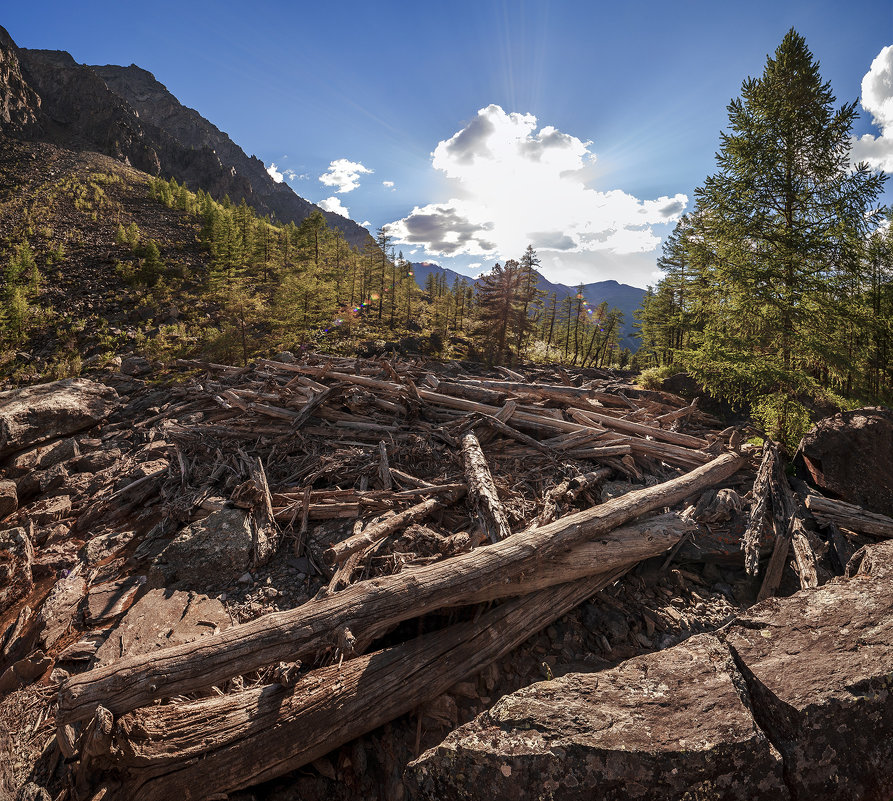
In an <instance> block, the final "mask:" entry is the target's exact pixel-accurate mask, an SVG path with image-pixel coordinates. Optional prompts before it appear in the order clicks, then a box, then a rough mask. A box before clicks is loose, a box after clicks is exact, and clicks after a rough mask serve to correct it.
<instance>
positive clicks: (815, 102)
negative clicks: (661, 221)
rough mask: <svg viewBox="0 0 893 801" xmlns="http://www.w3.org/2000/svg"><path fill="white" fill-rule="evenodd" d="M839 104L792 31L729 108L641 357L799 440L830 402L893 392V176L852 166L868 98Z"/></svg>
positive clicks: (656, 299) (677, 240)
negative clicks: (887, 195)
mask: <svg viewBox="0 0 893 801" xmlns="http://www.w3.org/2000/svg"><path fill="white" fill-rule="evenodd" d="M834 103H835V97H834V95H833V93H832V90H831V87H830V85H829V84H828V83H826V82H823V80H822V78H821V75H820V73H819V65H818V63H817V62H816V61H815V59H814V58H813V56H812V54H811V53H810V51H809V49H808V47H807V46H806V42H805V40H804V39H803V37H801V36H800V35H799V34H797V33H796V32H795V31H793V30H792V31H790V32H789V33H788V34H787V36H786V37H785V38H784V40H783V42H782V43H781V45H780V46H779V48H778V50H777V51H776V53H775V56H774V57H773V58H769V59H768V61H767V65H766V68H765V71H764V73H763V75H762V76H761V77H760V78H759V79H753V78H750V79H748V80H746V81H745V82H744V85H743V86H742V91H741V97H740V98H738V99H736V100H733V101H732V103H731V104H730V105H729V107H728V111H729V124H728V130H727V132H725V133H723V134H722V136H721V140H720V147H719V152H718V153H717V155H716V163H717V171H716V173H714V174H713V175H711V176H709V177H708V178H707V179H706V180H705V181H704V183H703V184H702V185H701V186H700V187H699V188H698V189H697V190H696V205H695V208H694V209H693V210H692V211H691V212H690V213H689V214H687V215H685V216H684V217H683V218H682V219H681V220H680V221H679V223H678V225H677V226H676V228H675V230H674V231H673V233H672V235H671V236H670V237H668V239H667V240H666V241H665V243H664V246H663V254H662V256H661V258H660V260H659V261H658V266H659V267H660V269H661V270H662V271H663V273H664V277H663V279H662V280H661V281H660V282H659V283H658V284H657V286H655V287H652V288H649V290H648V293H647V295H646V297H645V301H644V303H643V308H642V309H641V311H640V318H639V330H640V336H641V342H642V345H641V349H640V351H639V354H638V356H639V361H640V363H642V364H643V365H648V366H651V367H653V368H656V369H655V371H654V373H655V374H656V375H658V376H659V375H662V374H670V373H673V372H679V371H680V370H684V371H686V372H687V373H689V375H691V376H692V377H694V378H695V379H696V380H697V381H698V382H700V383H701V384H702V385H703V386H704V387H706V388H707V389H708V390H710V391H711V393H713V394H715V395H717V396H720V397H723V398H726V399H729V400H731V401H733V402H736V403H738V404H743V405H746V406H748V407H749V408H751V410H752V412H753V414H754V417H755V418H756V419H757V420H758V421H759V422H761V423H762V424H763V425H764V426H765V427H766V428H767V429H769V430H774V432H775V434H776V436H778V437H780V438H781V439H782V440H785V441H795V440H797V439H799V435H800V434H801V433H802V431H803V430H804V428H805V427H808V423H809V417H810V415H811V413H812V412H814V411H815V410H816V409H818V408H821V407H822V406H823V405H824V406H825V408H827V407H828V406H829V405H830V406H838V407H840V406H843V407H847V406H852V405H855V406H858V405H860V404H862V403H866V402H868V403H871V402H874V403H877V402H886V403H889V401H890V399H891V378H893V362H891V359H890V356H891V344H893V230H891V226H890V217H889V211H888V210H885V209H883V208H882V207H880V206H879V205H878V199H879V197H880V196H881V193H882V191H883V184H884V180H885V178H886V176H885V175H884V174H883V173H878V172H872V171H871V170H870V169H869V167H868V166H867V165H866V164H857V165H855V167H851V165H850V149H851V133H852V126H853V122H854V120H855V118H856V115H857V112H856V103H855V102H852V103H848V104H844V105H842V106H840V107H839V108H835V107H834Z"/></svg>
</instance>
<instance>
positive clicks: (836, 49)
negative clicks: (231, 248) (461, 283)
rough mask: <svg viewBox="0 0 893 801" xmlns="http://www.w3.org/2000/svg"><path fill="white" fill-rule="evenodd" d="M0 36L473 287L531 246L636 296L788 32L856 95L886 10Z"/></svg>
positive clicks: (66, 19) (736, 10) (151, 25)
mask: <svg viewBox="0 0 893 801" xmlns="http://www.w3.org/2000/svg"><path fill="white" fill-rule="evenodd" d="M0 24H2V25H3V26H4V27H6V28H7V30H8V31H9V32H10V34H11V35H12V37H13V39H14V40H15V41H16V42H17V43H18V44H19V45H20V46H22V47H34V48H50V49H60V50H68V51H69V52H70V53H71V54H72V55H73V56H74V58H75V59H76V60H77V61H79V62H83V63H89V64H106V63H115V64H130V63H136V64H138V65H139V66H141V67H144V68H145V69H147V70H149V71H150V72H152V73H154V74H155V76H156V78H158V80H159V81H161V82H162V83H163V84H165V85H166V86H167V87H168V89H170V91H171V92H173V94H175V95H176V96H177V97H178V98H179V99H180V100H181V101H182V102H183V103H184V104H186V105H188V106H191V107H193V108H195V109H197V110H198V111H199V112H200V113H201V114H202V115H204V116H205V117H207V118H208V119H209V120H211V121H212V122H213V123H215V124H216V125H217V126H218V127H219V128H221V129H222V130H224V131H226V132H227V133H228V134H229V135H230V136H231V137H232V138H233V139H234V140H235V141H236V143H238V144H239V145H240V146H241V147H242V148H243V149H244V150H246V151H247V152H248V153H249V154H254V155H257V156H258V157H259V158H260V159H262V160H263V161H264V162H265V164H267V165H268V166H269V165H272V164H275V165H276V169H277V170H278V172H279V174H281V175H282V177H283V180H286V181H287V182H288V183H289V185H291V186H292V187H293V188H294V189H295V191H296V192H298V194H300V195H302V196H304V197H306V198H308V199H309V200H312V201H314V202H323V203H324V204H326V205H327V206H328V207H329V208H333V209H336V210H337V209H342V210H343V209H346V210H348V213H349V214H350V216H351V217H352V218H353V219H355V220H356V221H358V222H368V223H369V226H370V228H371V229H372V230H375V229H377V228H378V227H379V226H381V225H383V224H391V226H392V231H393V232H394V233H395V235H397V236H398V237H400V238H402V239H403V240H404V241H403V243H402V244H398V247H399V248H401V249H402V250H403V251H404V255H406V256H407V257H409V258H411V259H413V260H426V259H427V260H433V261H438V262H439V263H442V264H444V265H447V266H450V267H453V268H454V269H460V270H464V271H468V272H471V273H474V272H476V271H478V270H480V269H484V268H487V267H489V266H491V265H492V263H493V262H494V261H495V260H497V259H499V260H502V259H504V258H507V257H517V256H519V255H520V254H521V252H522V251H523V249H524V247H525V246H526V244H527V242H528V241H530V240H535V241H533V244H534V246H535V247H537V249H538V251H539V253H540V256H541V258H542V260H543V271H544V272H545V273H546V275H547V277H549V278H551V279H552V280H562V281H565V282H568V283H574V282H577V281H585V282H589V281H597V280H604V279H608V278H614V279H616V280H619V281H621V282H625V283H631V284H634V285H638V286H644V285H645V284H646V283H649V282H653V281H654V280H655V278H656V276H655V274H654V263H655V260H656V258H657V256H658V254H659V242H660V239H661V238H662V237H663V236H665V235H666V233H667V232H668V231H669V230H670V228H671V227H672V224H673V221H674V220H675V219H676V217H677V216H678V214H679V213H681V211H682V210H683V209H684V208H690V206H691V204H692V202H693V198H694V189H695V187H696V186H698V185H699V184H700V183H701V182H702V181H703V179H704V178H705V177H706V176H707V175H708V174H710V173H711V172H712V171H713V169H714V161H713V155H714V152H715V150H716V148H717V144H718V138H719V137H718V135H719V131H720V130H721V129H722V128H723V126H724V125H725V123H726V119H727V117H726V105H727V103H728V102H729V100H730V99H732V98H733V97H735V96H737V95H738V93H739V90H740V87H741V83H742V81H743V80H744V79H745V78H746V77H747V76H749V75H754V76H756V75H759V74H760V73H761V72H762V69H763V66H764V64H765V59H766V56H767V54H769V53H771V52H772V51H774V49H775V48H776V47H777V45H778V44H779V42H780V41H781V39H782V37H783V36H784V34H785V32H786V31H787V30H788V29H789V28H790V27H792V26H793V27H795V28H796V29H797V30H798V31H799V32H800V33H801V34H803V35H804V36H805V37H806V40H807V43H808V45H809V47H810V48H811V50H812V52H813V54H814V55H815V56H816V57H817V58H818V60H819V61H820V63H821V66H822V74H823V76H824V78H825V79H826V80H829V81H830V82H831V84H832V87H833V89H834V91H835V93H836V95H837V97H838V102H843V101H849V100H853V99H856V98H857V97H859V96H860V92H861V85H862V79H863V77H864V76H865V75H866V73H868V71H869V68H870V67H871V65H872V61H873V60H874V59H875V58H876V57H878V55H879V54H880V53H881V51H882V49H883V48H885V47H886V46H888V45H891V44H893V2H891V0H882V1H881V2H855V3H848V4H844V3H842V2H839V1H838V2H814V1H813V2H784V0H774V2H763V0H756V1H754V2H750V3H747V4H741V3H727V2H716V0H714V2H685V1H684V0H680V2H676V3H666V2H663V3H657V2H627V3H619V2H616V0H614V2H610V3H607V2H605V3H602V2H560V1H555V2H544V1H543V0H539V1H537V2H524V1H523V0H522V1H520V2H507V1H506V2H488V0H476V1H475V2H455V0H452V1H451V2H448V3H415V2H413V3H410V2H378V3H370V2H368V1H367V2H363V3H359V2H352V1H351V0H342V2H338V3H321V2H291V3H286V2H269V1H266V2H265V1H264V0H256V1H255V2H253V3H245V2H241V3H231V2H213V3H212V2H178V3H173V2H153V3H152V4H151V11H150V10H148V8H147V7H146V6H145V5H143V4H136V3H126V2H125V3H122V2H91V1H90V0H82V1H81V2H77V3H72V2H70V0H68V1H67V2H40V1H39V0H32V2H29V3H24V2H18V3H8V4H5V8H4V9H3V13H2V15H0ZM885 53H886V54H887V55H888V56H889V58H886V57H885V60H884V63H883V64H881V65H880V67H878V68H877V69H876V72H877V70H881V71H880V72H877V74H876V75H875V78H876V80H875V83H874V84H873V86H874V90H873V91H874V93H875V95H877V96H876V97H874V115H875V117H876V118H877V119H878V121H879V122H880V123H881V125H880V126H875V125H873V124H872V118H871V115H869V114H866V113H863V116H862V118H861V119H860V120H859V123H858V126H857V129H856V131H855V133H856V134H857V135H860V136H861V135H864V134H870V135H872V136H873V137H878V136H880V135H881V134H882V133H883V130H884V128H883V123H884V120H886V122H887V128H886V130H887V132H888V136H887V137H886V138H885V139H883V140H882V141H881V140H879V142H877V143H874V142H872V143H870V144H871V145H872V147H874V150H872V151H871V152H872V153H873V154H875V153H879V154H880V155H878V156H877V158H878V159H882V158H883V157H884V156H883V153H891V154H893V150H891V149H890V148H888V147H887V145H888V144H889V143H890V142H891V141H893V107H891V103H893V101H891V100H890V98H889V97H885V95H884V92H885V91H887V90H888V89H890V86H889V77H890V75H889V74H888V73H886V72H883V70H882V68H884V67H885V65H886V64H887V62H889V63H890V64H891V65H893V49H891V50H889V51H885ZM891 69H893V67H891ZM890 94H893V91H891V92H890ZM885 104H886V105H885ZM884 115H887V116H884ZM882 151H883V152H882ZM889 158H890V163H893V155H890V156H889ZM333 162H334V163H335V166H334V167H333V168H331V169H330V165H332V164H333ZM878 163H883V162H881V161H879V162H878ZM352 165H356V166H352ZM887 169H890V166H889V164H888V166H887ZM363 170H368V171H369V172H364V171H363ZM352 173H353V175H352ZM324 175H328V176H329V177H328V178H327V179H325V180H326V181H327V183H324V182H321V181H320V177H321V176H324ZM385 182H389V183H391V184H392V185H390V186H389V185H386V184H385ZM353 185H355V186H353ZM890 199H891V193H890V192H889V191H888V193H887V202H890ZM476 265H481V266H480V267H478V266H476Z"/></svg>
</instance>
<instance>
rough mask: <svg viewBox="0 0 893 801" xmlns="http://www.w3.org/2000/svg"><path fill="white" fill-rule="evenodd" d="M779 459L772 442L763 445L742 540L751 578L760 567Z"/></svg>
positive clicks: (746, 568) (768, 441)
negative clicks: (772, 477)
mask: <svg viewBox="0 0 893 801" xmlns="http://www.w3.org/2000/svg"><path fill="white" fill-rule="evenodd" d="M777 459H778V448H777V447H776V446H775V444H774V443H773V442H771V441H770V440H766V441H765V442H764V443H763V459H762V461H761V462H760V469H759V470H758V471H757V476H756V478H755V479H754V482H753V493H752V498H753V500H752V501H751V506H750V519H749V520H748V522H747V528H746V529H745V531H744V537H743V538H742V540H741V548H742V550H743V551H744V569H745V570H746V571H747V573H748V574H749V575H751V576H756V575H757V573H758V572H759V567H760V540H761V538H762V535H763V529H764V528H765V526H766V515H767V514H768V513H769V510H770V503H771V500H772V496H771V493H770V492H769V481H770V478H771V476H772V472H773V470H774V469H775V463H776V461H777Z"/></svg>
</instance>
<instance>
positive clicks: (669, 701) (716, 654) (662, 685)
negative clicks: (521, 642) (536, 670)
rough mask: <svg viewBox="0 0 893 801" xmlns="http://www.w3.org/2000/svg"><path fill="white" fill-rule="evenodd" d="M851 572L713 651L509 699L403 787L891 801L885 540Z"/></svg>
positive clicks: (892, 611) (891, 621) (891, 605)
mask: <svg viewBox="0 0 893 801" xmlns="http://www.w3.org/2000/svg"><path fill="white" fill-rule="evenodd" d="M851 573H853V574H854V575H853V576H852V578H848V579H836V580H834V581H832V582H831V583H830V584H826V585H825V586H823V587H820V588H817V589H812V590H804V591H801V592H799V593H797V594H796V595H794V596H792V597H790V598H785V599H775V598H773V599H769V600H767V601H764V602H763V603H761V604H758V605H757V606H755V607H753V608H752V609H751V610H750V611H749V612H748V613H746V614H745V615H742V616H741V618H739V620H738V621H737V622H736V624H735V625H733V626H731V627H730V628H729V629H728V631H727V632H725V633H724V634H722V635H720V636H719V637H716V636H713V635H701V636H699V637H693V638H691V639H689V640H687V641H686V642H684V643H682V644H680V645H677V646H675V647H673V648H669V649H667V650H665V651H661V652H657V653H653V654H648V655H645V656H641V657H636V658H635V659H631V660H629V661H628V662H625V663H624V664H622V665H620V666H618V667H616V668H613V669H611V670H606V671H603V672H601V673H597V674H587V675H572V674H571V675H568V676H565V677H563V678H561V679H559V680H557V681H551V682H543V683H540V684H536V685H533V686H532V687H529V688H527V689H525V690H521V691H519V692H517V693H514V694H512V695H509V696H506V697H505V698H503V699H502V700H501V701H500V702H499V703H497V704H496V705H495V706H494V707H493V709H492V710H490V711H489V712H486V713H484V714H483V715H480V716H479V717H478V718H476V719H475V720H474V721H472V722H471V723H469V724H467V725H466V726H463V727H461V728H460V729H457V730H456V731H455V732H453V733H452V734H451V735H449V736H448V737H447V738H446V740H444V742H443V743H442V744H441V745H439V746H437V747H436V748H434V749H431V750H430V751H427V752H426V753H424V754H423V755H422V756H421V757H420V758H419V759H418V760H416V761H415V762H413V763H411V764H410V766H409V768H408V769H407V779H408V782H409V784H410V787H411V788H412V789H413V790H414V792H415V794H416V795H417V797H420V798H425V799H440V798H463V799H487V801H500V799H507V800H508V799H512V801H524V800H525V799H547V798H548V799H551V800H552V801H562V799H567V800H570V799H574V800H575V801H576V800H577V799H579V800H580V801H582V799H589V798H592V797H594V796H595V795H596V794H597V795H598V797H599V798H604V799H637V801H645V799H655V800H656V799H679V801H682V799H695V798H697V799H704V800H705V801H706V800H707V799H715V801H720V799H734V798H753V799H758V798H767V799H768V798H778V799H785V798H797V799H804V798H816V799H818V798H821V799H824V800H826V801H856V799H888V798H893V681H891V676H893V541H888V542H885V543H882V544H879V545H874V546H871V547H869V548H866V549H864V550H863V551H862V552H861V553H860V554H859V555H858V558H857V557H854V559H853V561H852V562H851ZM782 776H783V781H782ZM595 788H597V792H596V791H595Z"/></svg>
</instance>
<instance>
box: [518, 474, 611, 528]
mask: <svg viewBox="0 0 893 801" xmlns="http://www.w3.org/2000/svg"><path fill="white" fill-rule="evenodd" d="M609 475H611V469H610V468H608V467H600V468H599V469H598V470H593V471H592V472H590V473H584V474H583V475H580V476H574V477H573V478H569V479H566V480H564V481H562V482H561V483H560V484H558V485H557V486H555V487H552V489H550V490H549V491H548V492H547V493H546V496H545V498H543V508H542V510H541V511H540V513H539V515H537V518H536V520H535V521H534V522H533V523H532V524H531V525H530V526H528V527H527V529H526V530H527V531H532V530H533V529H534V528H538V527H539V526H544V525H546V523H551V522H552V521H553V520H554V519H555V518H556V517H557V516H558V505H559V504H562V503H567V504H571V503H573V502H574V500H575V499H576V497H577V496H578V495H579V494H580V493H581V492H583V490H585V489H588V488H589V487H592V486H594V485H596V484H598V483H599V482H601V481H604V479H606V478H607V477H608V476H609Z"/></svg>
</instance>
